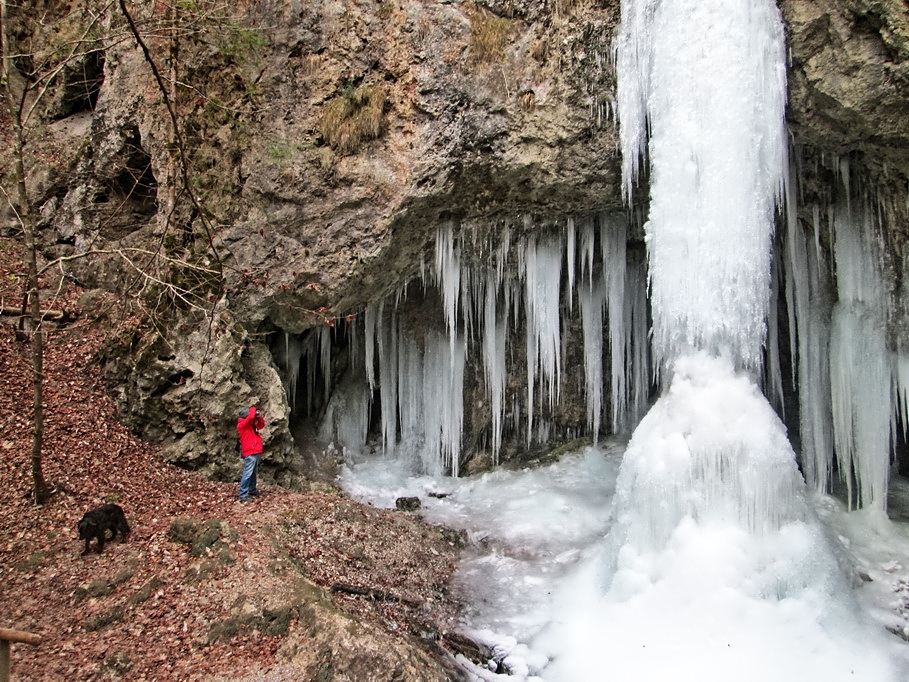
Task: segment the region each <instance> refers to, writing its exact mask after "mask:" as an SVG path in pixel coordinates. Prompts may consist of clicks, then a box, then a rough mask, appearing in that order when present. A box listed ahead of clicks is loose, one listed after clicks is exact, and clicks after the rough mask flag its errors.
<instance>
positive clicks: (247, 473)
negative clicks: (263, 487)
mask: <svg viewBox="0 0 909 682" xmlns="http://www.w3.org/2000/svg"><path fill="white" fill-rule="evenodd" d="M260 457H262V455H247V456H246V457H244V458H243V475H242V476H240V499H241V500H246V499H249V496H250V495H258V494H259V491H258V490H256V471H258V469H259V458H260Z"/></svg>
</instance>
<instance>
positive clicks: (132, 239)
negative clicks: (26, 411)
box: [33, 0, 909, 477]
mask: <svg viewBox="0 0 909 682" xmlns="http://www.w3.org/2000/svg"><path fill="white" fill-rule="evenodd" d="M86 1H87V0H86ZM779 6H780V8H781V11H782V14H783V17H784V19H785V21H786V23H787V27H788V40H789V48H790V53H791V63H790V68H789V83H790V106H789V112H788V115H789V119H790V125H791V129H792V132H793V141H794V145H795V147H796V148H797V149H798V150H799V154H800V155H801V156H800V158H802V159H806V160H807V162H806V163H804V164H803V168H802V170H803V171H804V178H803V179H802V183H803V186H804V189H805V191H806V192H809V193H811V192H814V193H815V194H817V195H819V196H820V195H822V194H823V192H824V190H823V188H824V187H825V186H826V185H827V184H829V182H828V180H829V179H828V178H824V177H821V176H824V175H825V174H827V175H833V174H834V172H833V171H831V168H832V166H833V165H835V164H834V162H833V161H831V159H834V158H836V159H849V161H850V162H851V164H852V166H851V167H852V168H853V172H854V173H855V174H856V175H862V176H864V177H866V178H867V180H868V182H869V183H871V184H873V185H874V187H875V191H876V192H877V193H878V196H879V197H880V198H881V200H882V201H881V205H882V206H884V207H885V209H884V212H885V213H886V221H885V223H886V228H887V240H888V248H889V262H890V263H891V267H892V268H893V278H894V281H903V280H905V278H904V277H902V262H903V257H904V249H905V246H904V245H905V242H906V232H907V231H909V217H907V210H909V209H907V208H906V206H907V202H906V195H907V178H909V62H907V55H909V9H907V6H906V4H905V2H904V0H780V2H779ZM143 18H144V19H146V20H147V21H149V22H152V21H153V20H154V17H143ZM619 18H620V8H619V2H618V0H579V1H576V2H574V1H567V0H565V1H562V2H555V3H553V2H551V1H548V0H521V1H520V2H514V1H508V2H504V1H499V0H488V1H486V2H477V3H475V2H457V1H439V2H425V1H422V0H397V1H395V2H375V1H374V0H352V1H350V2H333V1H332V2H314V3H310V2H297V1H296V0H264V1H263V2H257V3H249V4H246V3H240V4H238V5H236V6H235V7H234V13H233V14H232V15H231V16H229V17H223V18H221V19H219V20H218V21H209V22H208V23H206V21H208V20H206V21H200V22H198V23H197V24H193V26H192V28H191V30H190V28H189V24H186V26H184V28H186V31H185V32H183V33H180V32H178V31H173V33H171V34H168V33H166V32H159V33H154V32H153V31H149V33H148V34H147V36H146V37H147V39H148V40H147V45H146V46H147V47H148V49H149V50H150V54H151V55H152V58H153V59H154V60H155V61H156V65H157V66H158V67H159V71H160V72H161V73H162V74H163V76H164V78H165V82H166V83H175V84H177V85H169V86H166V87H165V90H168V89H169V97H170V104H171V110H172V111H173V112H174V113H175V114H176V115H177V117H178V131H176V132H175V130H174V128H173V124H172V120H171V117H170V112H169V110H168V109H167V107H165V104H164V96H163V93H162V89H161V88H160V87H159V84H158V83H157V82H156V80H155V79H154V78H153V75H152V71H151V69H150V66H149V63H148V60H147V58H146V57H145V55H144V53H143V51H142V50H140V49H139V48H138V47H136V43H135V41H132V40H126V41H120V42H115V43H114V44H113V45H112V46H110V47H108V48H106V49H105V50H104V53H103V59H100V58H99V57H98V56H97V55H96V56H95V57H93V58H92V61H91V63H90V64H86V68H87V69H89V70H90V71H91V73H92V74H95V76H94V78H95V81H98V80H100V79H103V81H102V84H101V86H100V90H99V92H98V93H97V99H96V101H93V102H91V105H90V106H83V107H82V108H81V109H79V110H76V111H72V110H71V109H73V107H69V108H68V107H67V106H66V97H65V96H64V95H62V94H59V93H57V96H55V97H54V99H53V102H52V105H49V106H48V115H49V116H51V117H53V118H54V119H56V123H55V124H54V125H53V126H52V127H51V130H50V134H49V138H48V139H52V141H53V143H54V144H55V145H56V146H58V147H59V148H61V149H66V150H68V155H67V157H66V158H67V160H66V164H65V167H63V166H61V167H58V168H56V170H55V172H53V173H51V172H44V173H40V174H36V175H35V176H34V179H33V183H34V184H35V188H34V189H35V191H36V192H38V193H39V194H40V196H42V197H43V199H42V201H41V202H40V203H41V205H42V212H41V215H42V219H43V226H44V230H45V233H46V234H47V235H48V236H47V242H48V251H49V252H56V253H63V254H72V253H76V252H79V251H81V250H87V249H91V248H93V247H97V245H99V244H102V245H104V246H106V247H107V248H108V250H110V249H114V248H116V249H120V250H121V251H120V253H107V254H99V255H98V256H97V257H95V258H92V259H82V260H74V261H72V262H71V263H70V264H69V267H70V268H71V273H72V275H73V276H74V277H75V278H77V279H78V280H79V281H80V282H81V283H82V284H84V285H86V286H88V287H92V286H97V287H107V288H118V287H122V286H125V285H126V284H128V283H129V281H130V279H129V278H130V276H131V274H132V276H135V271H134V269H131V268H130V267H128V266H126V265H124V262H125V261H124V254H127V255H129V254H132V256H133V258H134V259H135V257H136V256H135V254H137V253H140V252H141V253H156V254H161V253H165V254H167V256H168V258H169V259H170V261H168V262H169V263H170V265H171V266H174V263H182V262H192V263H193V265H194V267H196V268H201V269H204V270H205V272H206V273H208V274H206V275H205V276H206V277H208V278H209V280H210V281H207V282H205V283H204V285H205V286H206V287H208V289H206V291H209V292H210V294H209V299H211V300H210V301H209V303H206V304H205V305H202V306H197V307H196V308H194V309H191V310H186V309H185V306H184V309H182V310H181V311H180V312H179V313H177V314H174V316H173V318H174V319H170V320H169V321H168V324H167V325H166V326H165V327H164V328H163V332H162V333H161V334H160V335H156V333H149V334H148V335H147V337H145V338H142V339H141V340H138V341H135V340H134V341H133V342H131V343H130V344H125V345H124V346H123V348H122V349H121V355H120V359H119V360H117V361H114V360H112V361H111V363H110V372H109V376H110V378H111V382H112V385H113V386H114V387H115V392H116V394H117V396H118V397H119V399H120V406H121V409H122V410H123V414H124V418H125V419H127V420H128V421H129V422H130V423H131V424H133V425H134V426H135V427H136V428H137V429H139V430H140V431H141V432H143V433H144V434H145V435H146V436H147V437H148V438H149V439H152V440H155V441H159V442H162V443H164V444H165V445H166V452H167V453H168V457H170V458H172V459H173V460H174V461H177V462H180V463H181V464H184V465H186V466H193V467H199V468H203V469H205V470H206V471H207V472H209V473H210V474H211V475H213V476H219V477H231V476H234V475H235V474H236V471H235V469H236V468H237V467H238V466H239V465H238V462H237V461H236V458H235V451H234V435H233V432H232V428H233V420H234V418H235V417H234V415H235V413H236V408H237V407H238V405H241V404H247V403H252V402H255V403H257V404H259V405H260V406H261V407H262V408H263V409H264V410H265V412H266V415H267V418H268V420H269V430H268V433H267V438H268V443H267V445H266V458H265V461H266V465H269V466H271V470H272V471H273V472H275V473H276V474H280V472H282V471H284V470H286V469H287V468H288V467H289V466H290V464H289V462H290V460H291V459H292V456H293V455H292V453H293V451H294V443H293V440H292V437H291V434H290V429H289V421H288V417H289V414H290V407H289V406H288V400H287V398H286V397H285V394H284V388H283V385H282V382H283V383H284V384H286V383H287V380H288V377H286V376H283V375H282V370H280V369H279V368H278V367H277V365H276V364H275V363H274V361H273V359H272V355H271V353H270V351H269V345H270V343H271V345H272V346H274V343H273V342H274V339H275V338H277V337H276V336H275V335H281V334H283V333H285V332H286V333H290V334H297V333H300V332H303V331H305V330H307V329H311V328H314V327H317V326H319V325H323V324H326V323H327V322H330V321H332V320H333V319H335V318H338V317H342V318H343V317H344V316H347V315H358V314H360V313H361V312H362V310H363V309H364V307H366V306H368V305H369V304H371V303H373V302H375V301H377V300H379V299H380V298H382V297H384V296H385V295H387V294H389V293H391V292H394V291H396V290H398V289H399V288H400V287H401V286H402V285H403V284H404V283H405V282H407V281H408V280H410V279H412V278H413V277H415V276H416V275H417V274H418V273H419V272H420V269H421V267H425V266H427V264H431V262H432V258H433V255H432V250H431V249H432V243H433V239H434V236H435V233H436V230H437V228H438V227H439V226H440V225H441V224H443V223H446V222H448V223H452V224H455V225H466V224H471V225H473V226H479V229H481V230H485V231H486V232H494V231H495V230H496V229H497V226H498V225H500V224H501V222H502V221H510V222H512V223H517V224H524V225H526V227H525V229H528V230H534V229H542V228H541V227H540V226H542V225H558V224H563V223H564V220H565V219H566V218H567V217H569V216H579V215H581V216H582V215H591V214H596V213H599V212H602V211H610V210H612V211H614V210H621V209H622V207H623V199H622V196H621V191H620V187H621V178H620V163H619V156H618V150H617V144H616V127H615V125H616V123H615V120H614V115H613V109H612V106H611V102H612V101H613V99H614V97H615V77H614V72H613V69H612V65H611V61H610V51H611V41H612V36H613V33H614V30H615V27H616V25H617V23H618V21H619ZM110 21H111V22H112V25H118V26H122V23H123V21H122V17H118V16H112V17H111V18H110ZM148 25H151V24H148ZM168 26H169V27H170V28H173V23H172V24H170V25H168ZM177 33H180V35H183V36H185V37H183V38H181V39H180V40H179V41H178V42H176V43H174V42H168V40H167V39H166V38H165V37H163V36H166V35H174V34H177ZM89 67H90V68H89ZM60 93H65V88H62V89H61V90H60ZM77 109H78V107H77ZM177 132H179V135H178V134H177ZM181 159H182V160H185V161H186V164H187V165H186V168H187V178H189V182H184V180H185V178H183V177H182V175H181V172H180V167H181V166H180V163H179V161H180V160H181ZM812 163H813V164H814V165H813V166H812ZM39 166H40V164H36V168H37V167H39ZM812 168H813V169H814V170H812ZM525 216H530V217H531V218H532V219H531V220H526V221H523V222H522V220H523V219H524V217H525ZM124 249H136V250H141V251H128V252H127V251H123V250H124ZM178 283H179V280H178ZM895 293H896V296H895V298H896V299H897V304H896V308H900V306H901V305H902V304H900V303H899V301H901V300H905V298H906V297H904V296H901V292H900V291H895ZM143 300H146V299H143ZM904 317H905V316H904ZM477 383H478V384H479V383H480V382H477ZM578 413H579V414H583V410H580V411H578Z"/></svg>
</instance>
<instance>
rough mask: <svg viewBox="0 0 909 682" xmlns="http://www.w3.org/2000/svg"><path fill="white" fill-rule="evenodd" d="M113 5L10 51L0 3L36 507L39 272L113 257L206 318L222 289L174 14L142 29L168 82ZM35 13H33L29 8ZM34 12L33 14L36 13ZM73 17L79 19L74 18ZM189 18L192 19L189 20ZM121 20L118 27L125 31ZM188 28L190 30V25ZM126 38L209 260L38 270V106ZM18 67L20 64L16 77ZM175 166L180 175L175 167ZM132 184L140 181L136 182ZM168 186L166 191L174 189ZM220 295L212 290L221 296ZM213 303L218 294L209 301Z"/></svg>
mask: <svg viewBox="0 0 909 682" xmlns="http://www.w3.org/2000/svg"><path fill="white" fill-rule="evenodd" d="M87 7H94V10H95V11H94V12H84V10H85V9H86V8H87ZM117 7H118V5H117V0H110V1H109V2H106V3H105V2H99V3H97V4H95V3H85V4H84V6H83V7H79V6H75V7H73V8H71V11H72V12H73V14H74V16H77V17H78V20H74V21H73V22H70V24H71V25H73V26H76V27H78V29H77V31H76V32H75V33H74V34H73V35H71V36H69V37H68V39H67V40H64V41H61V42H60V43H59V44H54V45H46V46H43V47H42V48H41V49H40V50H38V49H31V50H29V51H22V52H20V51H17V49H16V44H17V43H16V40H14V37H13V27H14V25H16V21H18V22H20V24H19V25H21V22H23V21H24V19H23V17H22V16H21V12H23V11H24V8H27V5H26V6H15V5H13V4H12V3H11V1H10V0H0V41H2V46H0V49H2V78H0V88H2V94H3V99H4V105H5V109H6V114H7V116H8V118H9V120H10V125H11V131H12V132H11V137H12V140H11V142H12V149H11V160H12V163H11V168H10V170H9V172H8V174H7V178H6V182H5V183H4V185H5V186H2V187H0V190H2V192H3V193H4V195H5V198H6V200H7V203H8V205H9V207H10V210H11V211H12V213H13V215H14V216H15V219H16V221H17V223H18V225H19V227H20V229H21V234H22V240H23V244H24V246H25V261H26V262H25V266H26V276H25V279H24V288H23V289H24V290H23V304H22V316H21V318H20V319H21V320H22V331H23V332H24V333H25V334H27V336H28V338H29V341H30V354H31V361H32V387H33V405H32V426H33V431H32V444H31V469H32V479H33V493H34V500H35V502H36V503H37V504H43V503H45V502H47V500H48V499H49V497H50V489H49V487H48V484H47V482H46V481H45V478H44V473H43V469H42V440H43V432H44V408H43V397H44V390H43V389H44V342H45V335H46V324H45V318H44V316H43V314H42V300H41V275H42V274H43V273H45V272H47V271H48V270H50V269H51V268H56V267H60V268H61V275H62V266H63V264H64V263H65V262H66V261H70V260H75V259H81V258H86V257H89V256H102V255H106V256H108V257H113V258H116V259H117V260H119V261H120V262H121V264H122V266H123V270H124V272H127V273H129V272H131V273H132V275H133V279H132V281H133V283H134V285H135V286H136V287H137V288H138V289H140V290H149V289H152V290H155V291H157V292H158V293H159V300H161V301H163V304H164V306H165V307H166V306H167V305H170V306H173V305H177V306H181V307H183V308H184V309H185V308H190V309H195V310H198V311H201V312H203V313H204V314H205V315H207V316H209V317H210V311H211V309H213V307H214V304H215V302H214V301H212V300H211V299H212V293H211V290H210V286H211V285H210V283H211V282H217V283H218V284H217V287H220V286H221V284H220V282H221V262H220V257H219V255H218V253H217V250H216V249H215V247H214V228H213V227H212V225H211V223H210V220H209V218H208V212H207V211H206V210H205V208H204V206H202V204H201V202H200V201H199V199H198V198H197V196H196V194H195V193H194V192H193V187H192V182H191V177H190V169H189V166H188V164H187V158H188V157H189V153H188V152H189V150H188V149H187V146H186V144H185V141H184V140H183V138H182V136H181V134H180V120H179V116H178V112H177V109H176V105H175V103H174V101H173V100H174V92H175V90H174V88H175V82H176V70H175V69H176V66H175V52H174V51H175V47H174V43H175V41H176V39H177V34H178V32H179V29H180V25H179V24H178V23H177V21H178V13H177V12H176V11H175V10H173V9H170V10H167V11H165V12H164V13H163V16H162V17H161V18H160V19H159V20H158V22H157V23H149V24H148V25H147V26H146V27H145V28H146V30H149V31H150V32H151V33H152V34H153V35H161V36H164V37H165V39H166V40H167V41H169V50H170V51H171V52H170V56H171V59H170V60H169V63H170V67H169V68H170V73H169V74H168V75H169V78H165V77H164V76H162V74H161V72H160V70H159V69H158V67H157V63H156V60H155V58H154V57H153V55H152V52H151V50H150V48H149V46H148V43H147V41H146V40H144V39H143V36H142V30H141V29H140V27H139V25H138V24H137V22H136V21H135V20H134V19H133V16H132V15H131V13H130V12H129V10H128V8H127V5H126V3H125V2H124V0H120V1H119V10H120V14H119V16H120V17H121V19H122V20H123V21H119V22H117V21H114V20H113V19H114V17H112V10H114V8H117ZM33 9H34V8H33ZM16 10H18V11H19V13H20V15H19V16H18V17H14V12H15V11H16ZM35 11H37V10H35ZM77 13H78V14H77ZM195 18H196V17H193V19H195ZM124 21H125V26H124ZM118 23H119V25H120V27H121V28H122V30H121V31H120V32H119V33H117V32H116V31H115V29H113V28H111V27H112V26H116V25H117V24H118ZM187 30H191V27H190V28H189V29H187ZM126 39H130V40H134V41H135V42H136V44H137V45H139V46H140V47H141V49H142V51H143V54H144V56H145V59H146V61H147V63H148V64H149V66H150V68H151V70H152V73H153V75H154V78H155V82H156V84H157V87H158V88H159V89H160V93H161V97H162V100H163V102H164V105H165V107H166V110H167V112H168V116H169V118H170V125H169V126H168V131H169V133H170V134H171V135H172V140H171V142H172V144H171V145H170V147H171V148H172V149H173V150H174V151H173V152H172V154H171V159H170V163H169V164H168V170H169V172H170V173H172V177H171V181H174V180H176V181H175V182H173V185H176V184H179V185H180V188H181V191H182V193H183V194H184V196H185V197H187V198H188V201H189V202H190V203H191V204H192V206H193V207H194V208H195V215H196V216H198V219H199V221H200V222H201V224H202V227H203V229H204V232H205V235H206V236H205V240H206V242H207V244H206V245H205V248H206V250H207V251H208V253H209V254H210V256H211V258H206V259H204V260H203V261H202V262H191V261H190V260H188V259H183V258H180V257H175V256H173V255H168V254H166V253H164V252H163V249H158V250H154V249H140V248H129V249H127V248H104V246H103V245H101V247H100V248H95V249H90V250H85V251H82V252H79V253H75V254H71V255H68V256H66V257H63V258H58V259H55V260H53V261H51V262H50V263H47V264H45V265H43V266H40V267H39V256H40V239H39V226H38V222H37V218H36V216H37V214H38V207H39V205H40V204H39V202H40V200H41V198H40V197H38V196H33V194H34V193H35V190H34V188H33V187H30V183H29V176H28V172H29V163H28V153H29V151H28V145H29V142H30V139H33V138H37V137H39V135H40V130H41V126H42V125H44V119H43V116H42V112H41V108H42V106H43V105H44V104H45V103H46V102H45V100H46V99H47V98H48V97H49V93H51V92H52V88H53V87H54V85H55V83H57V82H58V81H59V78H60V77H61V74H62V73H63V72H64V70H65V69H66V68H67V67H69V66H71V65H73V64H75V63H77V62H78V61H79V60H81V59H84V58H85V57H86V55H88V54H90V53H94V52H98V51H100V50H105V49H107V48H109V47H111V46H112V45H114V44H116V43H118V42H122V41H124V40H126ZM22 64H27V65H28V66H27V68H26V69H25V70H24V71H25V73H23V69H22V66H21V65H22ZM177 166H179V170H177V169H176V168H177ZM136 182H137V183H138V182H139V178H136ZM173 185H172V187H173ZM175 196H176V195H175V191H174V190H173V189H170V190H169V192H168V196H167V197H165V198H166V202H165V203H166V207H165V208H166V211H165V215H166V216H167V217H166V220H169V219H170V216H171V215H172V213H173V211H174V203H175ZM212 260H213V261H214V266H209V265H208V264H207V262H208V261H212ZM173 272H179V273H181V274H182V275H183V279H182V281H185V280H186V274H187V273H190V274H191V275H192V277H191V278H190V279H192V278H195V281H196V282H198V283H199V286H198V287H196V286H194V285H192V284H184V283H181V279H180V278H177V277H171V276H169V274H168V273H173ZM221 293H222V292H220V291H219V292H218V296H220V294H221ZM214 298H215V300H216V299H217V296H215V297H214Z"/></svg>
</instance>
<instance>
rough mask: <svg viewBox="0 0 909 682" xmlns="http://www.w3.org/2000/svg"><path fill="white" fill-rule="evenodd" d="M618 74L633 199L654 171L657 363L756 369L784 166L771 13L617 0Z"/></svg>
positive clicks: (765, 6)
mask: <svg viewBox="0 0 909 682" xmlns="http://www.w3.org/2000/svg"><path fill="white" fill-rule="evenodd" d="M692 36H698V39H697V40H692V38H691V37H692ZM617 69H618V72H619V83H618V99H619V120H620V123H621V132H620V135H621V142H622V152H623V159H624V161H623V163H624V166H625V187H626V193H628V194H630V192H631V187H632V185H633V183H634V178H635V177H636V175H637V172H638V168H639V163H640V160H641V159H648V160H649V167H650V187H651V191H650V214H649V220H648V221H647V223H646V225H645V230H646V237H647V246H648V256H649V262H650V280H651V301H652V307H653V351H654V353H655V361H656V362H657V364H658V366H660V367H662V366H664V365H666V364H667V362H671V361H672V360H673V359H674V358H676V357H679V356H680V355H682V354H683V353H685V352H686V351H688V350H691V349H704V350H708V351H710V352H711V353H713V354H727V355H729V356H730V357H731V358H732V360H733V362H734V364H735V365H736V366H737V367H743V368H747V369H751V370H757V369H759V368H760V366H761V359H762V345H763V342H764V338H765V331H766V324H765V320H766V316H767V310H768V300H769V293H770V243H771V236H772V228H773V222H774V216H775V206H776V201H777V199H778V197H779V196H780V194H781V191H782V188H783V183H784V169H785V168H786V163H785V159H786V149H787V146H786V136H785V122H784V108H785V98H786V88H785V59H784V42H783V28H782V22H781V21H780V19H779V16H778V11H777V8H776V6H775V4H774V3H773V2H770V1H768V0H761V1H753V0H752V1H747V2H745V1H737V2H729V1H728V0H675V1H674V2H653V0H649V1H645V0H634V1H631V2H623V5H622V28H621V32H620V34H619V38H618V41H617Z"/></svg>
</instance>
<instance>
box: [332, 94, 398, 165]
mask: <svg viewBox="0 0 909 682" xmlns="http://www.w3.org/2000/svg"><path fill="white" fill-rule="evenodd" d="M385 101H386V99H385V88H384V87H382V85H366V86H362V87H359V88H356V89H355V90H352V91H351V92H349V93H345V94H343V95H339V96H338V97H335V98H334V99H333V100H331V101H330V102H329V103H328V104H326V105H325V109H324V111H323V113H322V139H323V140H324V141H325V142H326V143H327V144H329V145H331V148H332V149H334V150H335V151H337V152H338V153H340V154H352V153H354V152H355V151H357V149H359V148H360V145H361V144H362V143H363V142H367V141H369V140H376V139H378V138H379V137H381V135H382V133H383V132H384V130H385Z"/></svg>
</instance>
